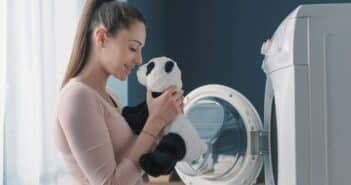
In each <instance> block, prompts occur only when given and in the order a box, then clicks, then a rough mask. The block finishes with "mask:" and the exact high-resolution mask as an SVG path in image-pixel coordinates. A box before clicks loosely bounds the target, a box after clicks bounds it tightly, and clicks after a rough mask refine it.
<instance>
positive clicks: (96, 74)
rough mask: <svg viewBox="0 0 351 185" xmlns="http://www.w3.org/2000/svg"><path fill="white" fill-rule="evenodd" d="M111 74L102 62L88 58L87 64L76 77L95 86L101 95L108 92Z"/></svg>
mask: <svg viewBox="0 0 351 185" xmlns="http://www.w3.org/2000/svg"><path fill="white" fill-rule="evenodd" d="M108 77H109V74H108V72H107V71H105V70H104V69H103V67H102V66H101V65H100V62H99V61H98V60H97V59H94V58H88V60H87V64H86V66H85V67H84V69H83V70H82V71H81V73H80V74H78V75H77V76H76V78H77V79H78V80H80V81H82V82H84V83H85V84H87V85H89V86H90V87H92V88H94V89H95V90H96V91H97V92H99V93H100V94H101V95H104V94H106V91H105V89H106V83H107V79H108Z"/></svg>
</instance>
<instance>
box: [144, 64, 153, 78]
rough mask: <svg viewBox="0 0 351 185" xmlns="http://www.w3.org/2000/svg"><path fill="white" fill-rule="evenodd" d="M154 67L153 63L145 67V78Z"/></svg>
mask: <svg viewBox="0 0 351 185" xmlns="http://www.w3.org/2000/svg"><path fill="white" fill-rule="evenodd" d="M154 67H155V63H154V62H150V63H149V64H148V65H147V66H146V76H147V75H149V74H150V73H151V71H152V69H154Z"/></svg>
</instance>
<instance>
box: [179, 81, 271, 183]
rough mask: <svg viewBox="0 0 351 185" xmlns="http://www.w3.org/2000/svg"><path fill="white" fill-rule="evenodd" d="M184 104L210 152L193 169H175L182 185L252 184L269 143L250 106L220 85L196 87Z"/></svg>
mask: <svg viewBox="0 0 351 185" xmlns="http://www.w3.org/2000/svg"><path fill="white" fill-rule="evenodd" d="M184 103H185V107H184V109H185V115H186V116H187V118H188V119H189V120H190V121H191V122H192V124H193V126H194V127H195V128H196V129H197V131H198V132H199V135H200V137H201V139H202V140H203V141H204V142H206V144H207V145H208V148H209V150H208V152H207V153H206V154H205V155H204V156H203V157H202V158H201V159H199V160H198V161H196V162H194V163H193V164H192V165H188V164H187V163H182V162H179V163H178V164H177V165H176V170H177V172H178V174H179V176H180V178H181V179H182V180H183V182H184V183H185V184H187V185H209V184H211V185H213V184H221V185H229V184H230V185H236V184H238V185H251V184H254V183H255V182H256V178H257V177H258V175H259V173H260V171H261V168H262V165H263V161H264V155H263V154H264V150H265V148H266V143H267V142H268V141H267V137H266V134H265V132H264V131H263V125H262V122H261V119H260V117H259V115H258V113H257V111H256V110H255V108H254V107H253V106H252V104H251V103H250V102H249V101H248V100H247V99H246V98H245V97H244V96H243V95H241V94H240V93H239V92H237V91H236V90H234V89H231V88H229V87H226V86H222V85H206V86H202V87H199V88H197V89H195V90H194V91H192V92H191V93H189V94H188V95H187V96H186V97H185V101H184Z"/></svg>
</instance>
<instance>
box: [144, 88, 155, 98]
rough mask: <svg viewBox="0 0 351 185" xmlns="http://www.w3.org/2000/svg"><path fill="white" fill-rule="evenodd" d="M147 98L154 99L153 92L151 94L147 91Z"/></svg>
mask: <svg viewBox="0 0 351 185" xmlns="http://www.w3.org/2000/svg"><path fill="white" fill-rule="evenodd" d="M146 98H147V99H153V97H152V92H151V91H150V90H149V89H147V95H146Z"/></svg>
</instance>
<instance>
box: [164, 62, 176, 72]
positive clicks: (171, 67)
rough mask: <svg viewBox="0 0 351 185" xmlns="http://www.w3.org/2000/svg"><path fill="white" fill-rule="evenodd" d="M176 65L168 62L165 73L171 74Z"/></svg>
mask: <svg viewBox="0 0 351 185" xmlns="http://www.w3.org/2000/svg"><path fill="white" fill-rule="evenodd" d="M173 66H174V63H173V62H172V61H167V63H166V65H165V71H166V73H170V72H171V71H172V69H173Z"/></svg>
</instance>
